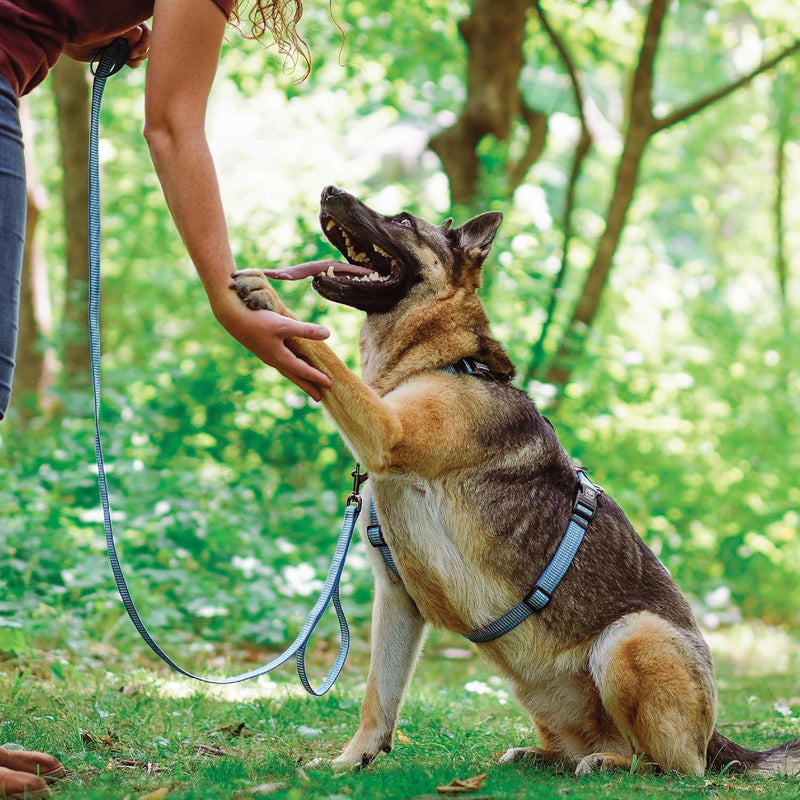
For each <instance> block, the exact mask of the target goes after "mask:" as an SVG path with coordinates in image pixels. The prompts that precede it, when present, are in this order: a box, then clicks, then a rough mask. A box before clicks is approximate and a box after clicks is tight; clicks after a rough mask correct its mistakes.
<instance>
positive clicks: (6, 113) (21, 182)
mask: <svg viewBox="0 0 800 800" xmlns="http://www.w3.org/2000/svg"><path fill="white" fill-rule="evenodd" d="M27 211H28V199H27V190H26V185H25V158H24V153H23V149H22V131H21V129H20V124H19V101H18V100H17V97H16V95H15V94H14V92H13V91H12V90H11V87H10V86H9V85H8V82H7V81H6V80H5V78H3V77H2V76H0V419H3V417H4V416H5V413H6V409H7V408H8V401H9V399H10V398H11V379H12V378H13V377H14V356H15V355H16V351H17V329H18V327H19V290H20V277H21V274H22V249H23V247H24V245H25V217H26V214H27Z"/></svg>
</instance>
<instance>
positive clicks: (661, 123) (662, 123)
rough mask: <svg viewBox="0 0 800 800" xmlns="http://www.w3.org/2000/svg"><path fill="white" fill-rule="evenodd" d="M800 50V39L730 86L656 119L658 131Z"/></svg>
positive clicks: (703, 107) (744, 84) (728, 92)
mask: <svg viewBox="0 0 800 800" xmlns="http://www.w3.org/2000/svg"><path fill="white" fill-rule="evenodd" d="M799 50H800V39H798V40H796V41H795V42H794V44H792V45H790V46H789V47H787V48H786V49H785V50H783V51H781V52H780V53H778V55H776V56H773V57H772V58H770V59H767V60H766V61H763V62H762V63H761V64H759V66H758V67H756V68H755V69H754V70H753V71H752V72H750V73H749V74H747V75H744V76H742V77H741V78H739V79H738V80H736V81H734V82H733V83H731V84H729V85H728V86H724V87H723V88H721V89H717V91H715V92H711V93H710V94H707V95H706V96H705V97H701V98H699V99H698V100H695V101H694V102H693V103H690V104H689V105H687V106H684V107H683V108H680V109H678V110H677V111H673V112H672V113H671V114H668V115H667V116H666V117H662V118H661V119H657V120H656V121H655V126H656V131H663V130H664V129H665V128H669V127H671V126H672V125H677V124H678V123H679V122H683V121H684V120H685V119H688V118H689V117H691V116H694V115H695V114H697V113H699V112H700V111H703V110H704V109H705V108H707V107H708V106H710V105H711V104H712V103H716V102H717V101H718V100H722V99H723V98H724V97H727V96H728V95H729V94H733V92H735V91H736V90H737V89H741V88H742V87H743V86H747V84H749V83H750V82H751V81H752V80H753V79H754V78H756V77H757V76H758V75H761V73H762V72H768V71H769V70H771V69H772V68H773V67H775V66H776V65H777V64H779V63H780V62H781V61H783V60H784V59H785V58H788V57H789V56H791V55H793V54H794V53H796V52H798V51H799Z"/></svg>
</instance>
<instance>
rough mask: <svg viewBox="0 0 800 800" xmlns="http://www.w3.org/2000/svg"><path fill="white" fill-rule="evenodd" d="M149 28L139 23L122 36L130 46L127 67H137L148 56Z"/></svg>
mask: <svg viewBox="0 0 800 800" xmlns="http://www.w3.org/2000/svg"><path fill="white" fill-rule="evenodd" d="M150 33H151V32H150V27H149V26H148V25H147V24H146V23H144V22H143V23H141V24H140V25H137V26H136V27H135V28H131V29H130V30H129V31H126V33H124V34H123V36H124V37H125V38H126V39H127V41H128V45H129V46H130V48H131V49H130V54H129V56H128V62H127V63H128V65H129V66H131V67H134V68H135V67H138V66H139V65H140V64H141V63H142V62H143V61H144V60H145V59H146V58H147V56H148V55H149V54H150Z"/></svg>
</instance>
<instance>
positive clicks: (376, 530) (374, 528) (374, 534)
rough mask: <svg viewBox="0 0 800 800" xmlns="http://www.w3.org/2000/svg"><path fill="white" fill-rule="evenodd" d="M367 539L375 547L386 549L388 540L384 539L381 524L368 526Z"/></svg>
mask: <svg viewBox="0 0 800 800" xmlns="http://www.w3.org/2000/svg"><path fill="white" fill-rule="evenodd" d="M367 539H368V540H369V543H370V544H371V545H372V546H373V547H386V546H387V544H386V540H385V539H384V538H383V531H382V530H381V524H380V522H376V523H373V524H371V525H367Z"/></svg>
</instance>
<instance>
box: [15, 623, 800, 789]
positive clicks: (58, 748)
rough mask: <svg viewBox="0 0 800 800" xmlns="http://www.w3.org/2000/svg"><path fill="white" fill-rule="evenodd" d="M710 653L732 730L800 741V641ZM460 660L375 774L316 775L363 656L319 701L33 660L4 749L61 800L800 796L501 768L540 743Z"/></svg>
mask: <svg viewBox="0 0 800 800" xmlns="http://www.w3.org/2000/svg"><path fill="white" fill-rule="evenodd" d="M711 639H712V644H713V647H714V650H715V657H716V661H717V671H718V676H719V684H720V700H721V709H720V725H721V730H722V731H723V732H724V733H725V734H726V735H728V736H730V737H732V738H734V739H736V741H739V742H741V743H742V744H744V745H746V746H749V747H754V748H765V747H767V746H772V745H774V744H777V743H780V742H783V741H786V740H787V739H790V738H793V737H798V736H800V721H798V716H800V679H799V678H798V676H800V640H798V639H796V638H792V637H789V636H787V635H785V634H781V633H780V632H779V631H776V630H774V629H769V628H763V627H759V628H752V627H745V626H742V627H740V628H735V629H731V630H729V631H727V632H725V633H724V634H715V635H714V636H712V637H711ZM448 648H459V649H462V650H463V646H462V645H461V643H460V642H458V641H456V640H452V639H449V638H447V637H445V636H442V635H439V634H435V635H434V636H432V637H431V640H430V641H429V643H428V647H427V655H426V656H425V657H424V658H423V660H422V661H421V662H420V665H419V668H418V671H417V675H416V677H415V680H414V683H413V684H412V688H411V690H410V693H409V697H408V699H407V701H406V703H405V705H404V707H403V709H402V712H401V720H400V723H399V725H398V728H399V730H400V732H401V733H400V735H399V737H397V738H398V740H397V741H396V743H395V748H394V750H393V751H392V752H391V753H390V754H385V755H382V756H381V757H380V758H379V759H378V760H377V761H376V762H375V764H374V765H373V766H371V767H370V768H369V769H367V770H364V771H362V772H345V773H341V772H334V771H332V770H329V769H322V770H312V769H304V768H303V765H304V764H305V763H307V762H308V761H309V760H310V759H312V758H315V757H317V756H320V755H323V756H327V755H330V756H333V755H336V754H337V753H338V751H339V750H340V749H341V747H342V746H343V745H344V744H345V742H346V741H347V740H348V738H349V737H350V736H351V735H352V733H353V732H354V731H355V729H356V727H357V724H358V712H359V704H360V700H361V692H362V683H363V679H364V671H365V667H366V663H365V659H364V658H363V656H362V657H358V656H357V657H356V658H355V659H354V660H353V664H351V665H349V666H348V668H347V669H346V671H345V674H344V676H343V678H342V679H341V681H340V684H339V685H338V686H337V687H336V688H335V689H334V691H333V692H332V693H331V694H330V695H329V696H327V697H325V698H323V699H320V700H318V699H314V698H310V697H307V696H305V695H304V694H302V693H301V691H300V690H299V687H298V685H297V682H296V680H295V679H293V676H292V673H291V671H290V670H289V669H288V668H286V667H285V668H283V669H282V670H280V672H279V674H278V675H277V677H276V678H275V680H261V681H259V682H251V683H246V684H239V685H237V686H235V687H231V688H226V689H207V688H205V687H203V686H201V685H200V684H197V683H194V682H190V681H188V680H185V679H181V678H178V677H177V676H174V675H172V674H169V673H166V672H164V671H162V670H161V669H160V668H158V667H157V666H156V665H155V664H154V663H153V661H152V660H151V659H150V657H149V656H148V654H147V653H142V652H141V651H139V650H138V649H137V651H136V654H135V655H134V656H132V657H129V658H124V657H123V656H121V655H120V654H118V653H113V652H112V653H105V654H103V658H102V659H101V658H99V657H98V655H97V654H95V655H84V656H80V657H73V658H72V659H71V661H70V662H66V661H65V660H64V659H63V658H62V657H61V655H60V654H52V653H51V654H45V653H28V654H27V655H26V656H25V657H24V658H14V659H8V660H6V661H5V662H3V663H2V664H0V743H19V744H24V745H25V746H27V747H29V748H35V749H42V750H46V751H49V752H53V753H55V754H57V755H58V756H60V757H61V759H62V760H63V762H64V763H65V765H66V766H67V767H68V769H69V770H70V773H71V774H70V777H69V778H68V779H67V780H65V781H63V782H61V783H60V784H59V785H58V790H57V796H58V797H59V798H62V799H63V800H78V798H80V800H95V799H96V800H99V799H100V798H105V799H115V798H120V800H121V798H126V797H130V798H140V797H146V796H147V795H148V793H152V792H156V793H157V792H158V791H159V790H161V791H162V792H164V791H166V792H167V793H166V795H164V794H156V795H155V797H161V796H166V797H168V798H170V799H171V800H195V799H197V798H209V799H210V798H232V797H235V796H241V797H248V796H252V795H251V794H250V793H249V792H248V789H251V788H252V787H255V786H258V785H262V784H283V787H282V788H275V787H271V788H273V789H274V791H272V792H271V793H270V794H269V796H270V797H273V798H276V800H306V798H320V800H323V799H325V798H328V799H329V800H333V798H336V799H337V800H339V799H340V798H352V800H360V799H362V798H363V800H374V799H375V798H387V800H388V799H389V798H392V799H394V798H398V799H399V798H424V797H435V796H436V787H437V786H438V785H439V784H446V783H449V782H450V781H452V780H453V779H456V778H461V779H464V778H469V777H471V776H474V775H478V774H481V773H484V772H486V773H488V775H487V778H486V780H485V782H484V783H483V786H482V787H481V789H480V790H479V791H478V792H476V793H473V794H468V795H464V796H465V797H469V798H537V800H539V799H541V800H546V799H547V798H559V800H560V799H561V798H564V797H569V798H571V799H572V800H582V799H583V798H605V797H608V798H614V799H615V800H616V799H620V800H625V798H637V800H641V799H642V798H663V797H664V796H665V793H666V795H667V796H679V797H685V798H709V797H739V796H742V795H743V794H746V795H747V796H753V797H764V798H767V799H768V800H776V799H783V798H786V799H788V798H798V797H800V781H799V780H798V779H797V778H794V779H787V778H771V779H768V780H767V779H763V778H749V777H733V776H729V775H726V776H722V777H720V776H708V777H703V778H683V777H678V776H673V775H670V776H660V777H658V776H640V775H629V774H607V775H593V776H590V777H588V778H575V777H574V776H573V775H572V774H570V773H569V772H568V771H565V770H562V769H557V768H552V767H541V766H537V765H534V764H512V765H503V766H500V765H498V764H497V763H496V762H497V756H498V755H499V754H500V753H502V752H503V751H504V750H505V749H506V748H507V747H509V746H511V745H524V744H534V743H535V737H534V736H533V735H532V733H531V729H530V727H529V726H528V724H527V722H526V719H525V718H524V716H523V715H522V714H521V713H520V712H519V709H518V708H517V707H516V705H515V704H514V702H513V700H511V699H509V698H508V697H507V695H506V693H505V687H504V684H503V683H502V682H500V681H499V680H497V679H496V678H494V677H493V676H492V675H491V673H489V672H488V671H486V669H485V668H484V667H483V665H482V664H481V663H480V661H479V660H478V659H477V658H476V657H474V656H473V657H468V658H449V657H447V655H448V654H449V655H452V653H450V652H449V651H448ZM456 655H458V654H456ZM461 655H464V654H463V653H462V654H461ZM136 659H139V661H138V662H137V661H136ZM145 663H146V664H147V666H143V664H145ZM787 709H789V711H787ZM237 793H239V794H237ZM442 796H445V795H442Z"/></svg>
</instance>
